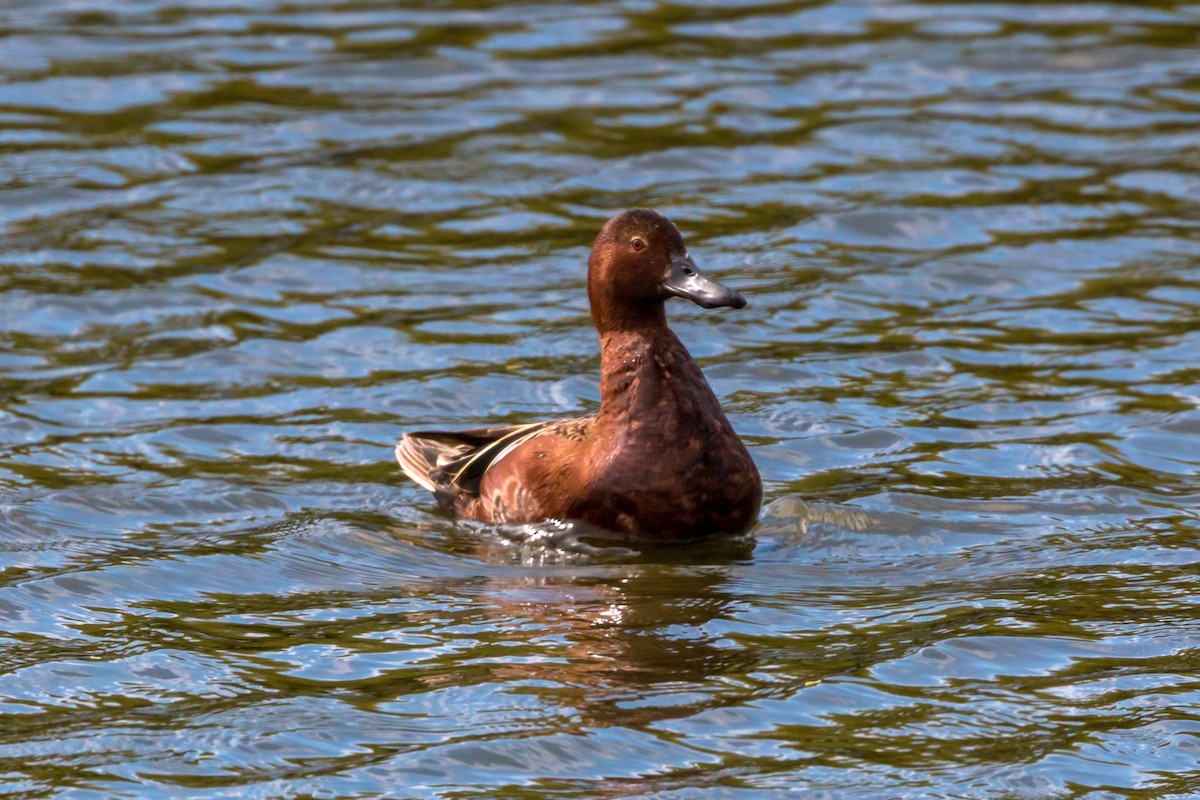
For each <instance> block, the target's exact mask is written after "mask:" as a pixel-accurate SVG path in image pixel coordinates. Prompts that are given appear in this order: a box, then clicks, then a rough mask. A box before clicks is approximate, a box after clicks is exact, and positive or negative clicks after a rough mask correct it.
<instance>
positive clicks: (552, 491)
mask: <svg viewBox="0 0 1200 800" xmlns="http://www.w3.org/2000/svg"><path fill="white" fill-rule="evenodd" d="M673 295H676V296H682V297H686V298H688V299H691V300H693V301H694V302H696V303H698V304H700V305H703V306H705V307H715V306H733V307H737V308H740V307H741V306H743V305H745V301H744V300H743V299H742V297H741V295H739V294H737V293H736V292H733V291H731V290H729V289H726V288H725V287H723V286H720V285H719V284H716V283H713V282H712V281H709V280H708V279H707V278H704V277H703V276H702V275H700V273H699V271H698V270H697V269H696V265H695V263H694V262H693V261H692V260H691V257H690V256H689V255H688V253H687V249H686V248H685V247H684V244H683V239H682V237H681V236H680V235H679V231H678V230H677V229H676V228H675V226H674V225H673V224H672V223H671V222H670V220H668V219H667V218H666V217H663V216H662V215H660V214H658V213H656V212H654V211H650V210H648V209H634V210H632V211H626V212H624V213H623V214H619V215H617V216H616V217H613V218H612V219H611V220H609V221H608V223H607V224H606V225H605V226H604V228H603V229H602V230H601V231H600V235H599V236H597V237H596V242H595V244H594V245H593V246H592V253H591V257H590V258H589V259H588V297H589V299H590V301H591V306H592V317H593V319H594V320H595V323H596V329H597V331H599V333H600V372H601V377H600V411H599V413H597V414H595V415H594V416H588V417H576V418H571V419H565V420H557V421H553V422H542V423H535V424H533V425H519V426H502V427H494V428H478V429H474V430H468V431H459V432H455V433H451V432H441V431H422V432H414V433H407V434H405V435H404V437H403V438H402V439H401V440H400V443H399V444H398V445H397V446H396V458H397V460H398V461H399V462H400V466H401V467H402V468H403V469H404V471H405V472H406V473H407V474H408V475H409V477H411V478H412V479H413V480H415V481H417V482H418V483H420V484H421V485H422V486H424V487H426V488H427V489H430V490H431V491H433V493H434V495H435V497H436V498H437V499H438V502H439V503H441V504H442V505H443V506H444V507H446V508H447V509H449V510H451V511H454V512H455V513H457V514H459V515H461V516H464V517H471V518H474V519H480V520H484V521H487V522H536V521H540V520H544V519H558V520H581V521H583V522H586V523H589V524H591V525H595V526H598V527H601V528H605V529H608V530H610V531H613V532H615V533H617V534H620V535H622V536H625V537H627V538H630V539H640V540H661V541H684V540H689V539H697V538H701V537H705V536H711V535H719V534H739V533H743V532H744V531H746V530H748V529H749V528H750V526H751V525H752V524H753V523H754V521H755V519H756V517H757V515H758V508H759V504H760V502H761V499H762V482H761V480H760V479H759V475H758V470H757V469H756V468H755V466H754V461H753V460H752V459H751V458H750V454H749V453H748V452H747V451H746V448H745V446H744V445H743V444H742V442H741V440H740V439H739V438H738V436H737V434H736V433H735V432H734V430H733V427H732V426H731V425H730V424H729V420H728V419H726V417H725V413H724V412H723V411H722V410H721V406H720V404H719V403H718V402H717V398H716V396H715V395H714V394H713V392H712V389H710V388H709V385H708V382H707V381H706V380H705V379H704V375H703V374H702V373H701V372H700V368H699V367H698V366H697V365H696V362H694V361H693V360H692V358H691V356H690V355H689V354H688V351H687V349H686V348H684V346H683V344H682V342H680V341H679V339H678V338H677V337H676V336H675V334H674V333H672V332H671V329H670V328H669V327H667V322H666V315H665V312H664V302H665V300H666V299H667V298H668V297H671V296H673Z"/></svg>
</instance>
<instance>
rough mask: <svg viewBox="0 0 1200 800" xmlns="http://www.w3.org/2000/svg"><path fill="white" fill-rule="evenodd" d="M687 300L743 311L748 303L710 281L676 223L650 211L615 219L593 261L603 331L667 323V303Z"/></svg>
mask: <svg viewBox="0 0 1200 800" xmlns="http://www.w3.org/2000/svg"><path fill="white" fill-rule="evenodd" d="M670 297H684V298H687V299H688V300H691V301H692V302H693V303H695V304H696V305H699V306H703V307H704V308H718V307H720V306H730V307H732V308H742V307H743V306H745V305H746V299H745V298H744V297H742V296H741V295H740V294H739V293H737V292H735V291H734V290H733V289H730V288H729V287H727V286H722V285H721V284H719V283H717V282H716V281H713V280H710V279H709V278H706V277H705V276H704V275H703V274H702V273H701V272H700V269H699V268H698V267H697V266H696V262H695V261H693V260H692V257H691V255H690V254H689V253H688V251H687V247H686V246H685V245H684V244H683V237H682V236H680V235H679V229H678V228H676V227H675V225H674V224H673V223H672V222H671V220H669V219H667V218H666V217H664V216H663V215H662V214H659V213H658V212H657V211H652V210H650V209H648V208H635V209H632V210H630V211H625V212H622V213H620V214H618V215H617V216H615V217H613V218H612V219H610V220H609V221H608V222H607V223H605V225H604V227H603V228H602V229H601V230H600V234H599V235H598V236H597V237H596V241H595V243H594V244H593V245H592V254H591V256H590V257H589V258H588V299H589V301H590V302H591V305H592V317H593V318H594V319H595V321H596V327H597V328H599V329H600V330H601V331H602V332H603V331H606V330H615V329H620V328H626V327H640V326H643V325H656V324H665V315H664V313H663V303H664V302H666V300H667V299H668V298H670Z"/></svg>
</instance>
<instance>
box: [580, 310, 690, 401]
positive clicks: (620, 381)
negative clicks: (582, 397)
mask: <svg viewBox="0 0 1200 800" xmlns="http://www.w3.org/2000/svg"><path fill="white" fill-rule="evenodd" d="M687 358H688V356H687V351H686V350H685V349H684V347H683V344H682V343H681V342H680V341H679V339H678V337H676V336H675V334H674V333H672V332H671V329H670V328H668V327H667V326H666V323H665V322H664V323H663V324H661V325H656V326H645V327H637V328H625V329H620V330H612V331H605V332H603V333H601V335H600V417H601V418H606V419H614V418H616V419H622V420H629V419H631V418H632V419H638V418H640V417H643V416H646V415H647V414H650V415H654V414H663V413H667V412H668V411H669V410H670V409H671V408H673V407H674V406H675V404H673V403H662V402H660V400H661V399H662V398H663V397H664V396H665V395H666V394H668V393H672V392H678V391H679V390H680V389H681V388H683V387H685V386H686V385H688V384H687V381H685V380H683V378H684V377H685V376H683V375H676V374H674V373H676V372H679V371H680V370H681V369H683V368H684V366H683V365H684V361H685V360H686V359H687Z"/></svg>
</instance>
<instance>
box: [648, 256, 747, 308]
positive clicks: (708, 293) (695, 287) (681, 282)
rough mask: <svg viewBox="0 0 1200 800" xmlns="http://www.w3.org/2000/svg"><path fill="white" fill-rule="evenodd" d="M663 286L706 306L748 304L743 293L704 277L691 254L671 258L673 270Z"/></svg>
mask: <svg viewBox="0 0 1200 800" xmlns="http://www.w3.org/2000/svg"><path fill="white" fill-rule="evenodd" d="M662 288H663V291H665V292H666V293H667V294H668V295H672V296H675V297H683V298H686V299H688V300H691V301H692V302H693V303H695V304H696V305H698V306H703V307H704V308H720V307H722V306H729V307H730V308H741V307H743V306H744V305H746V298H744V297H742V296H741V294H739V293H738V292H735V291H734V290H733V289H730V288H729V287H728V286H722V285H721V284H719V283H717V282H716V281H714V280H709V279H708V278H706V277H704V275H702V274H701V273H700V269H699V268H698V267H697V266H696V262H695V261H692V257H691V256H674V257H672V258H671V271H670V272H669V273H668V274H667V279H666V280H664V281H663V282H662Z"/></svg>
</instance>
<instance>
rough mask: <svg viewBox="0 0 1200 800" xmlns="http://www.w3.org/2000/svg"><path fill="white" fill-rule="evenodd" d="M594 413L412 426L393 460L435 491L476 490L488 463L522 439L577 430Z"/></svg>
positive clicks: (470, 493)
mask: <svg viewBox="0 0 1200 800" xmlns="http://www.w3.org/2000/svg"><path fill="white" fill-rule="evenodd" d="M592 419H593V417H575V418H571V419H560V420H550V421H547V422H533V423H529V424H528V425H497V426H493V427H489V428H472V429H470V430H465V431H413V432H412V433H405V434H404V435H403V436H401V437H400V442H399V443H398V444H397V445H396V460H397V461H398V462H400V469H402V470H404V474H405V475H407V476H408V477H410V478H412V479H413V480H414V481H416V482H417V483H419V484H420V485H421V486H424V487H425V488H426V489H428V490H429V491H431V492H433V493H434V494H435V495H442V494H444V493H447V492H451V493H453V494H460V493H465V494H468V495H473V496H477V495H478V494H479V482H480V480H482V478H483V473H484V472H486V471H487V469H488V467H490V466H491V465H492V464H495V463H496V462H497V461H499V460H500V459H502V458H504V456H506V455H508V454H509V453H510V452H512V450H513V449H515V448H516V447H517V446H519V445H521V444H523V443H524V442H525V441H526V440H528V439H531V438H533V437H534V436H538V435H539V434H543V433H560V434H562V433H565V434H567V435H569V436H576V435H578V433H576V432H577V431H578V430H580V429H581V428H586V427H587V426H588V425H590V423H591V421H592Z"/></svg>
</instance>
